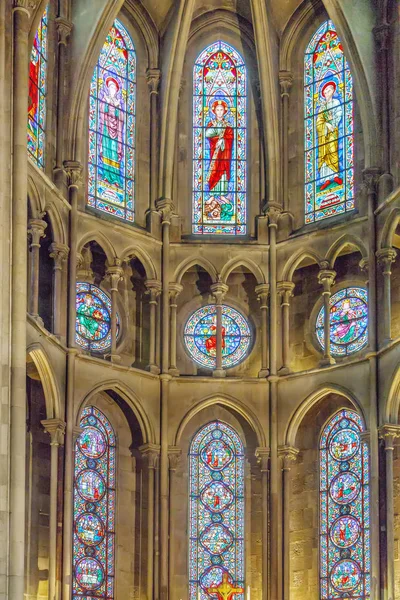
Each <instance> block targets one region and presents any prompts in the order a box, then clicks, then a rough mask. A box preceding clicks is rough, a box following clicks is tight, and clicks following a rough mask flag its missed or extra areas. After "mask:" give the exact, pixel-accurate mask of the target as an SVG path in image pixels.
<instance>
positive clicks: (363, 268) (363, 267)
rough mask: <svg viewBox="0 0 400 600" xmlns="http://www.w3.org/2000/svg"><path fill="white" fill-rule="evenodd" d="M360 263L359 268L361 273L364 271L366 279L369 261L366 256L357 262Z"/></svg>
mask: <svg viewBox="0 0 400 600" xmlns="http://www.w3.org/2000/svg"><path fill="white" fill-rule="evenodd" d="M359 265H360V269H361V271H362V272H363V273H365V275H366V277H367V279H368V269H369V262H368V258H362V259H361V260H360V262H359Z"/></svg>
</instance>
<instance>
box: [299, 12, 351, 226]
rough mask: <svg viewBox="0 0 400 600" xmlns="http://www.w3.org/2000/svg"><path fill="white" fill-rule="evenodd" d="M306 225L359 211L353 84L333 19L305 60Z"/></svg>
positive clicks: (315, 39) (321, 29)
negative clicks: (355, 175)
mask: <svg viewBox="0 0 400 600" xmlns="http://www.w3.org/2000/svg"><path fill="white" fill-rule="evenodd" d="M304 110H305V115H304V116H305V127H304V129H305V212H306V216H305V221H306V223H313V222H314V221H319V220H320V219H325V218H327V217H332V216H333V215H338V214H341V213H344V212H346V211H348V210H351V209H353V208H354V119H353V80H352V76H351V73H350V68H349V65H348V63H347V60H346V57H345V55H344V53H343V48H342V44H341V41H340V39H339V37H338V34H337V33H336V30H335V26H334V24H333V23H332V21H326V22H325V23H323V25H321V26H320V27H319V29H318V31H317V32H316V33H315V34H314V35H313V37H312V39H311V41H310V43H309V44H308V46H307V50H306V54H305V61H304Z"/></svg>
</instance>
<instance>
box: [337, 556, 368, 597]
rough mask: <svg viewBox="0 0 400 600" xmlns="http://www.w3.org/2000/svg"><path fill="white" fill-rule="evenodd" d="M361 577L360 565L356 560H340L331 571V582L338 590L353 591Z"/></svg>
mask: <svg viewBox="0 0 400 600" xmlns="http://www.w3.org/2000/svg"><path fill="white" fill-rule="evenodd" d="M360 579H361V571H360V567H359V565H358V564H357V563H356V562H355V561H354V560H349V559H347V558H346V559H345V560H340V561H339V562H337V563H336V564H335V566H334V567H333V569H332V572H331V583H332V585H333V587H334V588H335V589H336V590H337V591H338V592H345V593H346V592H351V591H352V590H354V588H356V587H357V586H358V584H359V583H360Z"/></svg>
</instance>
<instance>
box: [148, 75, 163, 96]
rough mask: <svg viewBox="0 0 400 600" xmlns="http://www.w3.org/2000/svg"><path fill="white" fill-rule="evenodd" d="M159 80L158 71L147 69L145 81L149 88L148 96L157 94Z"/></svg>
mask: <svg viewBox="0 0 400 600" xmlns="http://www.w3.org/2000/svg"><path fill="white" fill-rule="evenodd" d="M160 80H161V71H160V69H147V71H146V81H147V85H148V86H149V91H150V96H151V95H152V94H158V88H159V86H160Z"/></svg>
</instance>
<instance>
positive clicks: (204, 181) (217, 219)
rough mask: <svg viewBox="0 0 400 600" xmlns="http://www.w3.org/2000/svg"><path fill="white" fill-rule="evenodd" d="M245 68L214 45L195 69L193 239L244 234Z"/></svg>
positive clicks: (231, 53) (226, 46)
mask: <svg viewBox="0 0 400 600" xmlns="http://www.w3.org/2000/svg"><path fill="white" fill-rule="evenodd" d="M246 125H247V123H246V66H245V64H244V61H243V58H242V57H241V56H240V54H239V53H238V52H237V51H236V50H235V49H234V48H232V46H229V44H226V43H225V42H222V41H218V42H214V43H213V44H211V45H210V46H208V48H206V49H205V50H203V52H202V53H201V54H200V55H199V57H198V58H197V60H196V62H195V65H194V70H193V226H192V231H193V233H195V234H230V235H244V234H245V233H246Z"/></svg>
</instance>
